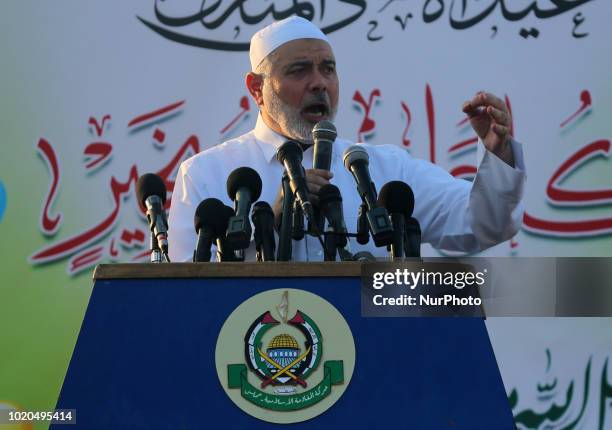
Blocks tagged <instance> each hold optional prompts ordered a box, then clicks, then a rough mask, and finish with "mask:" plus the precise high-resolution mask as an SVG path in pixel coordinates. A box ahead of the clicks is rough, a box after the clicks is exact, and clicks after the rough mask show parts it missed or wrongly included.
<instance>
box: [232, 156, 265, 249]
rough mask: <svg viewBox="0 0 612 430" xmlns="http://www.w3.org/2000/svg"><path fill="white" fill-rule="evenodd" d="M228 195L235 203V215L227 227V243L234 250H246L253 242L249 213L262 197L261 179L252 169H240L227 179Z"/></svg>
mask: <svg viewBox="0 0 612 430" xmlns="http://www.w3.org/2000/svg"><path fill="white" fill-rule="evenodd" d="M227 195H228V196H229V198H230V199H232V200H233V201H234V211H235V214H234V215H233V216H232V217H231V218H230V219H229V221H228V226H227V242H228V244H229V246H231V247H232V248H233V249H236V250H237V249H245V248H248V247H249V243H250V242H251V223H250V222H249V211H250V210H251V204H252V203H253V202H255V201H257V199H259V196H260V195H261V178H260V177H259V174H258V173H257V172H256V171H255V170H253V169H251V168H250V167H239V168H238V169H235V170H234V171H233V172H232V173H230V175H229V177H228V178H227Z"/></svg>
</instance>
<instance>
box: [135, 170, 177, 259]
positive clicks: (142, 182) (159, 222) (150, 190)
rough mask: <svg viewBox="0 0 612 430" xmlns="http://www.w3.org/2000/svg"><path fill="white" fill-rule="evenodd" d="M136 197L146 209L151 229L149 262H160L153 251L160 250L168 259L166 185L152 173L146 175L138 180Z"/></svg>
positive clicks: (158, 256) (159, 257)
mask: <svg viewBox="0 0 612 430" xmlns="http://www.w3.org/2000/svg"><path fill="white" fill-rule="evenodd" d="M136 196H137V197H138V200H139V201H140V203H142V205H143V206H144V207H145V208H146V209H147V220H148V221H149V228H150V229H151V233H152V237H151V251H152V253H151V261H153V262H161V256H160V255H159V253H157V255H155V254H156V252H155V251H158V252H159V250H161V252H162V253H163V255H164V256H165V257H166V260H168V261H170V260H169V259H168V220H167V219H166V211H165V209H164V205H165V204H166V185H165V184H164V181H163V180H162V179H161V178H160V177H159V176H157V175H156V174H154V173H146V174H144V175H142V176H141V177H140V178H138V182H137V183H136Z"/></svg>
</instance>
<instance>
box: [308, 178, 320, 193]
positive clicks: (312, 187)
mask: <svg viewBox="0 0 612 430" xmlns="http://www.w3.org/2000/svg"><path fill="white" fill-rule="evenodd" d="M307 184H308V192H309V193H314V194H317V193H318V192H319V190H320V189H321V185H319V184H316V183H314V182H310V181H308V182H307Z"/></svg>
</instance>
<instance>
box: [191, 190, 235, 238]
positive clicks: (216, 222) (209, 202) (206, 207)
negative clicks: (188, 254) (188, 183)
mask: <svg viewBox="0 0 612 430" xmlns="http://www.w3.org/2000/svg"><path fill="white" fill-rule="evenodd" d="M224 212H225V205H224V204H223V202H222V201H221V200H219V199H215V198H208V199H205V200H202V201H201V202H200V204H199V205H198V207H197V208H196V211H195V214H194V216H193V225H194V227H195V231H196V233H198V232H199V231H200V229H201V228H203V227H209V228H211V229H212V230H213V231H214V232H215V234H216V233H217V232H219V231H221V230H222V229H224V227H223V224H222V223H223V220H222V218H223V214H224ZM226 224H227V221H226Z"/></svg>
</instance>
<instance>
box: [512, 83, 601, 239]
mask: <svg viewBox="0 0 612 430" xmlns="http://www.w3.org/2000/svg"><path fill="white" fill-rule="evenodd" d="M580 103H581V105H580V107H579V108H578V110H577V111H575V112H574V113H572V114H571V115H570V116H569V117H568V118H567V119H566V120H564V121H563V122H562V123H561V128H562V131H563V130H565V129H568V128H571V127H576V126H578V125H579V124H580V123H581V122H582V121H583V120H584V118H585V117H586V116H587V115H588V114H589V113H590V112H591V109H592V104H593V101H592V98H591V94H590V92H589V91H588V90H583V91H582V92H581V93H580ZM564 128H565V129H564ZM611 151H612V143H611V140H610V139H602V138H600V139H596V140H594V141H593V142H591V143H588V144H586V145H584V146H582V147H580V148H579V149H578V150H576V151H574V152H573V153H572V154H571V155H570V156H569V157H567V158H566V159H565V160H564V161H563V162H562V163H561V164H560V166H559V167H558V168H557V169H556V170H555V171H554V172H553V174H552V176H551V178H550V179H549V181H548V184H547V186H546V198H547V201H548V203H549V204H550V205H552V206H553V207H570V208H584V209H587V208H591V207H598V206H606V205H610V204H611V203H612V188H600V189H570V188H568V187H567V186H562V185H561V183H562V182H563V181H565V180H567V179H568V178H569V177H570V176H571V175H574V174H576V173H577V172H578V171H580V170H582V169H584V168H585V167H586V166H587V165H588V164H589V163H588V162H589V161H590V160H593V159H595V158H598V157H600V158H604V159H608V160H609V158H610V153H611ZM523 229H524V230H525V231H527V232H530V233H533V234H537V235H541V236H550V237H567V238H584V237H593V236H601V235H605V234H610V233H612V217H598V218H586V219H582V220H572V221H557V220H551V219H544V218H541V217H537V216H535V215H533V214H532V213H530V212H527V211H526V212H525V214H524V217H523Z"/></svg>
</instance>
